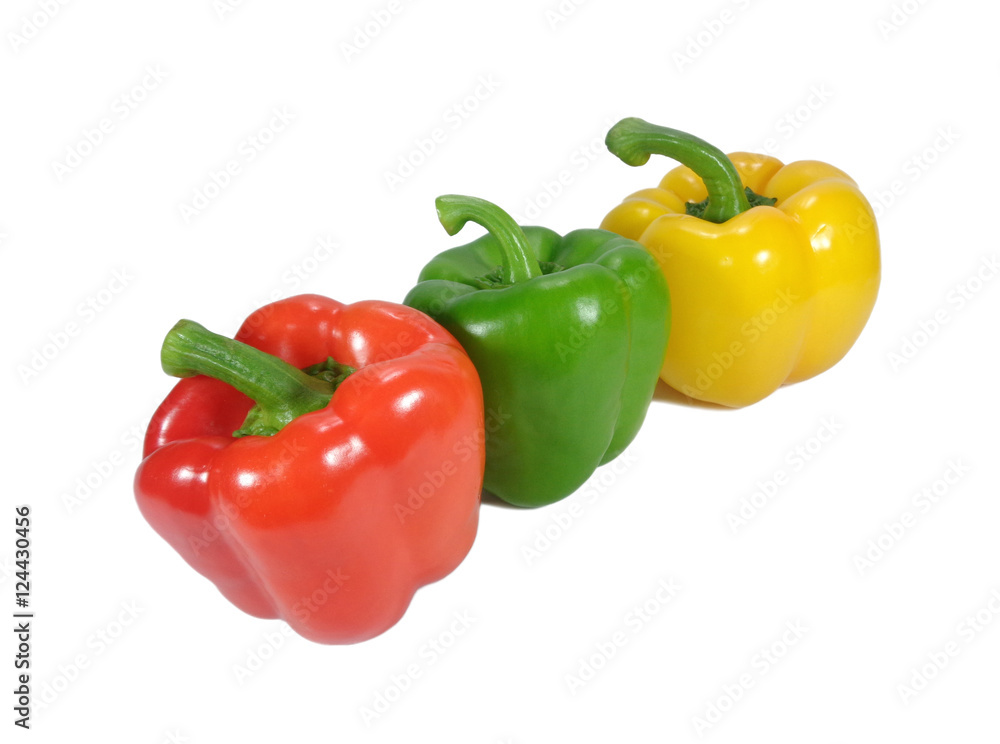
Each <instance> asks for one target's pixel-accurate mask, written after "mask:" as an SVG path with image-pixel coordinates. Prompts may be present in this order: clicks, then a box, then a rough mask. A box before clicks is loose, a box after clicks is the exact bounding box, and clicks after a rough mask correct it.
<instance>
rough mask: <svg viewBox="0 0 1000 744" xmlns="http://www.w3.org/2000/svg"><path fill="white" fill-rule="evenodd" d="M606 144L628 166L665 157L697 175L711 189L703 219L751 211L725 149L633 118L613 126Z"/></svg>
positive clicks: (713, 218)
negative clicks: (681, 164)
mask: <svg viewBox="0 0 1000 744" xmlns="http://www.w3.org/2000/svg"><path fill="white" fill-rule="evenodd" d="M605 144H607V146H608V149H609V150H611V152H612V153H614V154H615V155H617V156H618V158H620V159H621V160H622V161H623V162H625V163H627V164H628V165H643V164H645V163H646V161H647V160H649V156H650V155H666V156H667V157H670V158H673V159H674V160H676V161H678V162H679V163H683V164H684V165H686V166H687V167H688V168H690V169H691V170H693V171H694V172H695V173H697V174H698V176H699V177H700V178H701V180H702V181H704V182H705V188H706V189H707V190H708V205H707V206H706V208H705V213H704V214H703V215H702V219H705V220H708V221H710V222H719V223H721V222H725V221H726V220H729V219H732V218H733V217H735V216H736V215H738V214H740V213H741V212H745V211H747V210H748V209H750V202H749V201H748V200H747V196H746V192H745V191H744V189H743V182H742V181H741V180H740V174H739V173H738V172H737V170H736V166H734V165H733V163H732V161H731V160H730V159H729V158H728V157H726V154H725V153H724V152H722V150H720V149H719V148H717V147H715V146H714V145H710V144H708V143H707V142H705V140H703V139H699V138H698V137H695V136H694V135H692V134H687V133H686V132H681V131H679V130H677V129H670V128H668V127H659V126H657V125H655V124H650V123H649V122H647V121H643V120H642V119H635V118H630V119H622V120H621V121H620V122H618V123H617V124H615V125H614V126H613V127H611V131H609V132H608V136H607V138H606V139H605Z"/></svg>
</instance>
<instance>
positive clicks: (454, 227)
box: [434, 194, 542, 284]
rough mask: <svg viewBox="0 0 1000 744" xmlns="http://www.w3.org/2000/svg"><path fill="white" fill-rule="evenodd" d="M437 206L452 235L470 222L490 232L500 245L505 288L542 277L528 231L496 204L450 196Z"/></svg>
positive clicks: (439, 198) (441, 198)
mask: <svg viewBox="0 0 1000 744" xmlns="http://www.w3.org/2000/svg"><path fill="white" fill-rule="evenodd" d="M434 206H436V207H437V213H438V219H439V220H440V221H441V224H442V225H443V226H444V229H445V230H447V231H448V234H449V235H454V234H455V233H457V232H458V231H459V230H461V229H462V228H463V227H465V224H466V223H467V222H475V223H476V224H477V225H482V226H483V227H485V228H486V229H487V231H489V233H490V235H492V236H493V237H494V238H495V239H496V241H497V243H499V244H500V251H501V253H502V254H503V263H502V264H501V266H500V270H501V273H502V277H501V278H502V279H503V281H504V283H505V284H516V283H518V282H526V281H528V280H529V279H534V278H535V277H536V276H541V275H542V269H541V267H540V266H539V265H538V257H537V256H536V255H535V251H534V249H533V248H532V247H531V244H530V243H529V242H528V238H527V237H525V235H524V230H522V229H521V227H520V225H518V224H517V223H516V222H515V221H514V218H513V217H511V216H510V215H509V214H507V213H506V212H504V211H503V210H502V209H500V207H498V206H497V205H496V204H493V203H492V202H488V201H486V200H485V199H478V198H476V197H474V196H459V195H457V194H448V195H446V196H439V197H438V198H437V199H436V200H435V202H434Z"/></svg>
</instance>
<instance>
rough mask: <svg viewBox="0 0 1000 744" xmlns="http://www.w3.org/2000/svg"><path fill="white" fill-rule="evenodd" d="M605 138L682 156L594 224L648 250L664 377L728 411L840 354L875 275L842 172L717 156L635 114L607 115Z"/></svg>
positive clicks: (864, 309)
mask: <svg viewBox="0 0 1000 744" xmlns="http://www.w3.org/2000/svg"><path fill="white" fill-rule="evenodd" d="M607 146H608V149H609V150H611V152H612V153H614V154H615V155H616V156H618V157H619V158H620V159H621V160H622V161H624V162H625V163H627V164H628V165H632V166H638V165H643V164H644V163H646V161H647V160H648V159H649V156H650V155H651V154H661V155H667V156H669V157H671V158H673V159H675V160H678V161H680V162H681V163H683V165H682V166H681V167H678V168H675V169H674V170H671V171H670V172H669V173H667V175H666V176H665V177H664V178H663V180H662V181H661V182H660V185H659V187H658V188H653V189H645V190H643V191H639V192H636V193H635V194H632V195H631V196H629V197H628V198H626V199H625V200H624V201H623V202H622V203H621V204H620V205H619V206H617V207H615V208H614V209H612V210H611V212H610V213H609V214H608V215H607V217H605V218H604V221H603V222H602V223H601V227H602V228H604V229H606V230H611V231H612V232H615V233H618V234H620V235H623V236H625V237H628V238H632V239H634V240H638V241H639V242H640V243H642V244H643V245H644V246H646V248H647V249H649V251H650V252H651V253H652V255H653V256H654V257H655V258H656V260H657V262H658V263H659V265H660V268H661V269H662V270H663V274H664V276H665V277H666V280H667V284H668V286H669V287H670V293H671V301H672V303H673V323H672V326H671V332H670V334H671V335H670V345H669V347H668V348H667V350H666V354H665V355H664V359H663V368H662V370H661V373H660V375H661V377H662V378H663V380H664V381H665V382H666V383H667V384H668V385H670V386H671V387H673V388H675V389H676V390H678V391H680V392H681V393H683V394H684V395H686V396H688V397H690V398H696V399H699V400H704V401H710V402H713V403H719V404H722V405H725V406H731V407H740V406H745V405H748V404H751V403H755V402H756V401H759V400H761V399H762V398H764V397H766V396H768V395H770V394H771V393H772V392H774V391H775V390H776V389H777V388H778V387H780V386H781V385H782V384H785V383H791V382H797V381H799V380H805V379H808V378H810V377H813V376H814V375H817V374H819V373H820V372H823V371H824V370H827V369H829V368H830V367H832V366H833V365H834V364H836V363H837V362H838V361H839V360H840V359H841V358H843V356H844V355H845V354H846V353H847V351H848V350H849V349H850V348H851V346H852V345H853V344H854V342H855V340H856V339H857V338H858V336H859V335H860V333H861V330H862V329H863V328H864V325H865V323H866V322H867V320H868V317H869V315H870V314H871V311H872V308H873V306H874V304H875V297H876V295H877V294H878V287H879V279H880V271H881V268H880V258H879V237H878V227H877V226H876V224H875V215H874V213H873V211H872V208H871V206H870V205H869V203H868V201H867V200H866V199H865V197H864V196H863V195H862V193H861V191H860V190H859V189H858V186H857V184H856V183H855V182H854V181H853V180H851V178H850V177H849V176H847V174H845V173H844V172H843V171H841V170H838V169H837V168H834V167H833V166H832V165H827V164H826V163H821V162H818V161H815V160H801V161H797V162H794V163H789V164H788V165H784V164H782V163H781V161H779V160H777V159H775V158H773V157H769V156H767V155H754V154H750V153H745V152H737V153H733V154H731V155H729V156H726V155H725V154H724V153H723V152H722V151H720V150H718V149H717V148H715V147H713V146H712V145H710V144H708V143H707V142H705V141H704V140H701V139H698V138H697V137H693V136H691V135H689V134H686V133H684V132H679V131H677V130H675V129H667V128H665V127H658V126H655V125H652V124H649V123H647V122H645V121H642V120H641V119H623V120H622V121H620V122H618V123H617V124H616V125H615V126H614V127H613V128H612V129H611V131H609V132H608V135H607Z"/></svg>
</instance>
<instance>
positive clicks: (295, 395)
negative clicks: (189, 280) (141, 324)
mask: <svg viewBox="0 0 1000 744" xmlns="http://www.w3.org/2000/svg"><path fill="white" fill-rule="evenodd" d="M160 361H161V364H162V365H163V371H164V372H166V373H167V374H168V375H172V376H173V377H194V376H195V375H207V376H208V377H214V378H215V379H216V380H221V381H222V382H224V383H226V384H227V385H231V386H232V387H234V388H236V389H237V390H239V391H240V392H241V393H243V394H244V395H246V396H247V397H248V398H250V399H251V400H253V401H254V402H256V403H257V406H256V407H255V408H254V410H253V411H251V413H250V416H248V417H247V421H246V423H245V424H244V426H243V428H242V429H240V430H239V431H238V432H236V433H234V436H242V435H244V434H259V435H264V436H269V435H271V434H274V433H276V432H278V431H280V430H281V428H282V427H284V426H285V425H286V424H288V423H289V422H290V421H292V420H293V419H295V418H297V417H299V416H301V415H303V414H305V413H309V412H310V411H316V410H319V409H320V408H323V407H325V406H326V405H327V403H329V402H330V399H331V398H332V397H333V393H334V390H335V389H336V387H335V385H334V386H331V384H330V383H329V382H327V381H324V380H323V379H320V378H318V377H311V376H310V375H308V374H306V373H305V372H303V371H301V370H299V369H296V368H295V367H293V366H292V365H291V364H288V363H287V362H285V361H283V360H281V359H279V358H278V357H276V356H272V355H271V354H267V353H265V352H263V351H260V350H259V349H255V348H254V347H252V346H248V345H247V344H244V343H241V342H240V341H236V340H235V339H231V338H228V337H226V336H220V335H219V334H217V333H212V332H211V331H209V330H208V329H207V328H205V327H204V326H202V325H200V324H198V323H195V322H194V321H193V320H181V321H179V322H178V323H177V325H175V326H174V327H173V328H172V329H170V333H168V334H167V337H166V338H165V339H164V340H163V349H162V350H161V352H160ZM352 371H353V370H352Z"/></svg>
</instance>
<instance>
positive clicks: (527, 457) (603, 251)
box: [404, 196, 670, 506]
mask: <svg viewBox="0 0 1000 744" xmlns="http://www.w3.org/2000/svg"><path fill="white" fill-rule="evenodd" d="M437 211H438V218H439V219H440V221H441V224H442V225H443V226H444V228H445V229H446V230H447V232H448V233H449V234H451V235H454V234H455V233H457V232H458V231H459V230H461V229H462V227H463V226H464V225H465V224H466V223H467V222H469V221H472V222H476V223H478V224H480V225H482V226H483V227H485V228H486V229H487V230H488V231H489V234H488V235H485V236H483V237H481V238H480V239H478V240H476V241H474V242H472V243H470V244H468V245H465V246H462V247H459V248H453V249H451V250H447V251H445V252H443V253H441V254H440V255H438V256H437V257H436V258H434V259H433V260H432V261H431V262H430V263H428V264H427V265H426V266H425V267H424V269H423V271H421V273H420V277H419V283H418V284H417V285H416V286H415V287H414V288H413V289H412V290H411V291H410V293H409V294H408V295H407V296H406V299H405V300H404V304H407V305H410V306H412V307H415V308H417V309H418V310H422V311H424V312H426V313H427V314H428V315H430V316H432V317H433V318H434V319H435V320H437V321H438V322H439V323H441V325H443V326H444V327H445V328H447V329H448V330H449V331H450V332H451V333H452V334H453V335H454V336H455V337H456V338H457V339H458V340H459V342H460V343H461V344H462V346H463V347H464V348H465V350H466V351H467V352H468V354H469V356H470V357H471V358H472V361H473V362H474V363H475V365H476V368H477V369H478V370H479V376H480V379H481V381H482V385H483V400H484V402H485V405H486V417H487V427H486V472H485V476H484V485H485V488H486V490H487V491H490V492H491V493H493V494H495V495H496V496H499V497H500V498H501V499H503V500H504V501H506V502H508V503H511V504H515V505H518V506H541V505H544V504H550V503H552V502H554V501H557V500H559V499H561V498H563V497H565V496H568V495H569V494H571V493H572V492H573V491H575V490H576V489H577V488H578V487H579V486H580V485H582V484H583V483H584V482H585V481H586V480H587V478H588V477H589V476H590V475H591V474H592V473H593V472H594V470H595V469H596V468H597V467H598V466H599V465H602V464H604V463H607V462H609V461H611V460H612V459H614V458H615V457H617V456H618V455H619V454H620V453H621V452H622V451H623V450H624V449H625V448H626V447H627V446H628V444H629V443H630V442H631V441H632V439H633V438H634V437H635V435H636V433H637V432H638V430H639V427H640V425H641V424H642V421H643V419H644V418H645V415H646V410H647V408H648V407H649V403H650V400H651V399H652V396H653V391H654V388H655V386H656V382H657V371H658V369H659V367H660V363H661V361H662V359H663V349H664V347H665V346H666V343H667V333H668V324H669V307H670V304H669V297H668V295H667V289H666V286H665V284H664V281H663V277H662V276H661V274H660V272H659V270H658V268H657V265H656V263H655V262H654V261H653V260H652V259H651V258H650V256H649V254H648V253H647V252H646V251H645V250H644V249H643V248H642V246H640V245H638V244H636V243H635V242H633V241H631V240H626V239H624V238H621V237H619V236H617V235H614V234H613V233H609V232H606V231H604V230H594V229H589V230H576V231H574V232H571V233H569V234H568V235H566V236H565V237H560V236H559V235H558V234H556V233H555V232H553V231H552V230H549V229H546V228H543V227H524V228H522V227H520V226H519V225H517V223H516V222H514V220H513V219H512V218H511V217H510V216H509V215H508V214H507V213H506V212H504V211H503V210H501V209H500V208H499V207H497V206H496V205H494V204H491V203H490V202H487V201H484V200H482V199H476V198H474V197H468V196H442V197H439V198H438V200H437Z"/></svg>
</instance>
